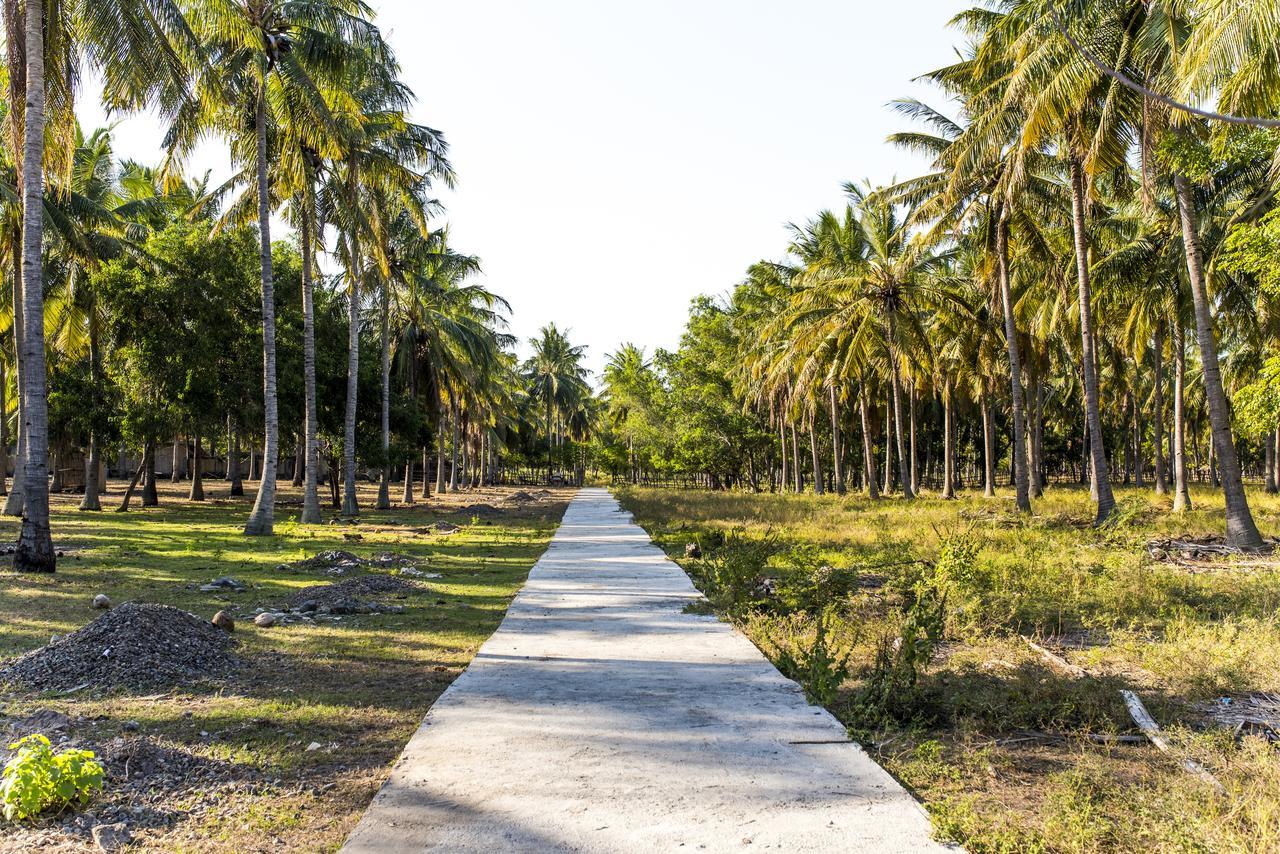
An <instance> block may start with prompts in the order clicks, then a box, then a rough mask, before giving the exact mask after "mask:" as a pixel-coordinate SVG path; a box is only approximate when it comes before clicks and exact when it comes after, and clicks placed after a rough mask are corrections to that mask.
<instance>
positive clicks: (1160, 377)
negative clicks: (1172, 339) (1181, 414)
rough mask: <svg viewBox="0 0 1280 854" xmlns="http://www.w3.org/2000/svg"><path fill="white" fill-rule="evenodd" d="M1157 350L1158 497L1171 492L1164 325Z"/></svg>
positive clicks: (1155, 414) (1156, 428)
mask: <svg viewBox="0 0 1280 854" xmlns="http://www.w3.org/2000/svg"><path fill="white" fill-rule="evenodd" d="M1155 345H1156V350H1155V388H1154V389H1153V391H1154V399H1153V401H1152V408H1153V409H1154V413H1153V415H1154V417H1155V440H1156V495H1167V494H1168V492H1169V478H1168V474H1167V473H1166V472H1165V459H1164V442H1165V423H1164V325H1163V324H1160V325H1158V326H1156V342H1155Z"/></svg>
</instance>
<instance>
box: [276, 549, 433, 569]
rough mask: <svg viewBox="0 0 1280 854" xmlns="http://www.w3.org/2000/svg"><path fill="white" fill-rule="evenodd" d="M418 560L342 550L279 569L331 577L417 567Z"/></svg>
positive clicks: (324, 553)
mask: <svg viewBox="0 0 1280 854" xmlns="http://www.w3.org/2000/svg"><path fill="white" fill-rule="evenodd" d="M417 564H418V560H417V559H416V558H412V557H409V556H408V555H401V554H396V553H394V552H379V553H378V554H375V555H373V556H372V557H360V556H359V555H356V554H352V553H351V552H348V551H343V550H341V549H329V550H328V551H323V552H320V553H319V554H317V555H315V556H313V557H309V558H306V559H305V560H299V561H294V562H293V563H282V564H280V566H279V567H277V569H279V570H281V571H282V572H324V573H327V574H329V575H344V574H346V573H347V572H350V571H351V570H353V569H360V568H362V567H365V568H368V569H383V570H386V569H402V568H404V567H412V566H417Z"/></svg>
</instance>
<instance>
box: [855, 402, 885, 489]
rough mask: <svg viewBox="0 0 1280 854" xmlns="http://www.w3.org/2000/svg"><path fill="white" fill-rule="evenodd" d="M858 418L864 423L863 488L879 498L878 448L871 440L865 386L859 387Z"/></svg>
mask: <svg viewBox="0 0 1280 854" xmlns="http://www.w3.org/2000/svg"><path fill="white" fill-rule="evenodd" d="M858 419H859V421H860V422H861V423H862V488H863V490H865V491H866V493H867V497H868V498H872V499H875V498H879V497H880V490H879V488H878V487H877V486H876V449H875V447H874V446H873V445H872V441H871V435H872V434H871V416H870V413H868V412H867V395H866V391H865V389H863V388H861V387H860V388H859V389H858Z"/></svg>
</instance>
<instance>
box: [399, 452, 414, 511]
mask: <svg viewBox="0 0 1280 854" xmlns="http://www.w3.org/2000/svg"><path fill="white" fill-rule="evenodd" d="M400 503H402V504H408V505H412V504H413V457H409V459H407V460H405V461H404V491H403V492H402V493H400Z"/></svg>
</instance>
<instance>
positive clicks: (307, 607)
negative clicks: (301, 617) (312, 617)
mask: <svg viewBox="0 0 1280 854" xmlns="http://www.w3.org/2000/svg"><path fill="white" fill-rule="evenodd" d="M317 607H318V606H317V605H316V603H315V602H313V601H311V600H310V599H308V600H307V601H305V602H302V603H299V604H298V606H297V607H296V608H294V610H295V611H297V612H298V613H300V614H310V613H312V612H313V611H315V610H316V608H317Z"/></svg>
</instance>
